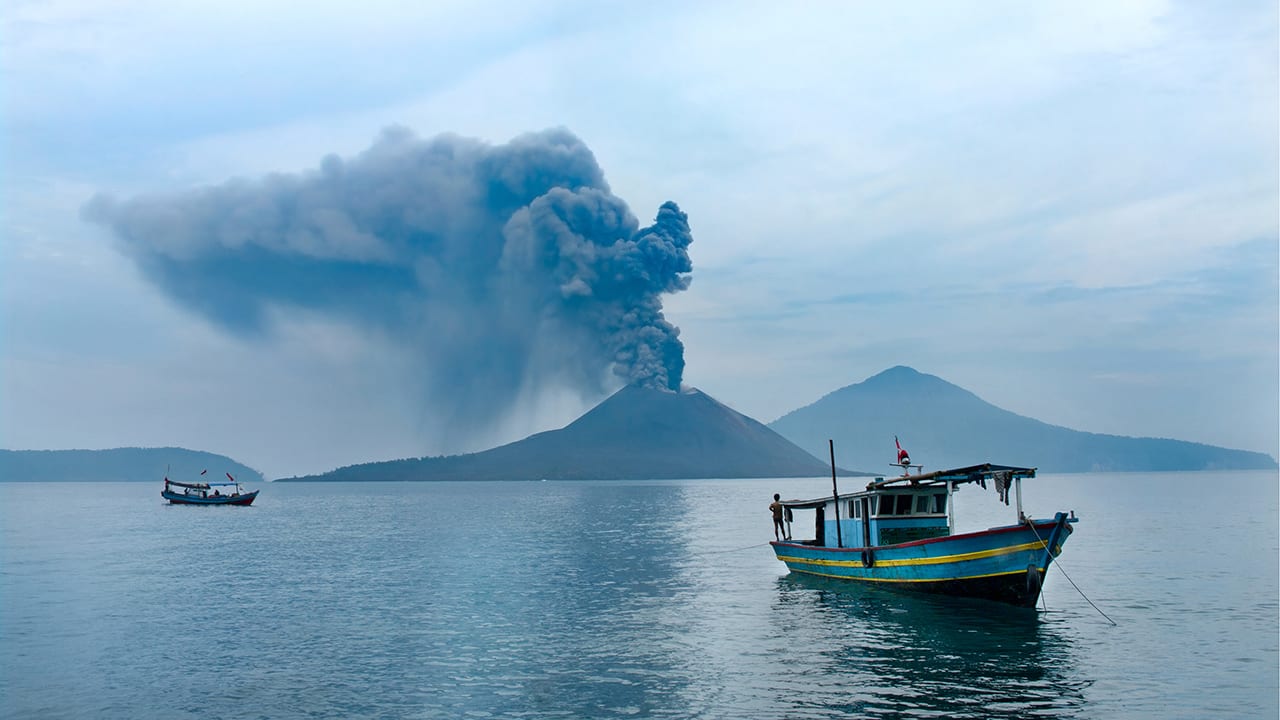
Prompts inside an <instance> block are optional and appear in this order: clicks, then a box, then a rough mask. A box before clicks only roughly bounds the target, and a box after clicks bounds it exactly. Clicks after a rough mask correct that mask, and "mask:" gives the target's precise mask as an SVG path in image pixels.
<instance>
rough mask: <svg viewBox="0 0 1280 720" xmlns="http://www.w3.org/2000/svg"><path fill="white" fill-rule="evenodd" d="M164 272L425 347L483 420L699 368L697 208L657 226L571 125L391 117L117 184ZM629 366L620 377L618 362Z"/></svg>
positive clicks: (205, 302)
mask: <svg viewBox="0 0 1280 720" xmlns="http://www.w3.org/2000/svg"><path fill="white" fill-rule="evenodd" d="M83 214H84V217H85V218H86V219H88V220H90V221H93V222H96V223H99V224H102V225H104V226H106V227H107V228H109V229H110V230H111V231H112V232H113V233H114V235H115V236H116V237H117V238H118V240H119V244H120V247H121V248H122V250H123V251H124V252H125V253H126V254H127V255H128V256H130V257H131V258H132V259H133V260H134V261H135V262H136V263H137V266H138V267H139V268H140V269H141V271H142V272H143V274H144V275H145V277H147V278H148V279H149V280H150V281H151V282H153V283H155V284H156V285H157V286H158V287H160V288H161V289H163V291H164V292H165V293H166V294H167V295H168V296H169V297H170V298H172V299H173V300H174V301H175V302H177V303H178V304H180V305H181V306H183V307H185V308H187V309H188V310H190V311H192V312H195V313H198V314H200V315H202V316H204V317H207V318H208V319H210V320H211V321H213V322H215V323H216V324H218V325H220V326H222V327H224V328H226V329H227V330H229V331H232V332H235V333H237V334H240V335H243V336H249V337H262V336H268V335H270V333H271V332H272V329H273V325H274V323H275V322H277V319H278V318H280V317H288V313H289V312H290V311H294V312H297V311H305V312H311V313H319V314H322V315H323V316H326V317H331V318H337V319H341V320H342V321H344V322H347V323H350V324H352V325H354V326H356V327H358V328H361V329H363V330H365V331H367V332H369V333H371V334H376V335H378V336H380V337H383V338H388V339H391V340H392V341H393V342H395V343H396V344H397V345H399V346H401V347H403V348H405V349H407V350H409V351H410V352H412V353H413V356H414V357H415V358H416V359H417V364H419V365H420V368H421V373H422V375H421V377H420V378H418V379H419V380H420V381H421V382H422V383H423V389H424V390H425V392H426V395H427V398H426V400H428V401H429V402H431V403H432V406H433V408H435V409H436V410H438V411H440V414H442V415H446V416H447V417H448V419H449V420H450V421H451V422H453V423H456V424H458V425H461V426H464V427H480V426H483V425H485V424H488V423H492V422H493V421H495V420H497V419H499V418H500V417H501V416H502V414H503V413H504V412H505V411H507V410H508V409H510V407H511V404H512V403H513V402H514V401H515V398H516V397H517V396H518V395H519V394H520V393H521V392H523V391H527V390H529V389H530V388H535V389H536V388H537V387H539V386H542V385H555V386H559V387H567V388H573V389H576V390H579V391H582V392H603V391H604V390H605V389H607V386H608V385H609V384H611V382H610V381H609V376H610V374H612V375H614V376H616V377H617V378H619V379H620V380H621V381H622V382H624V383H627V384H634V385H640V386H647V387H656V388H662V389H669V390H678V389H679V388H680V382H681V376H682V374H683V371H684V347H683V344H682V343H681V342H680V339H679V334H680V333H679V330H678V329H677V328H676V327H675V326H673V325H672V324H671V323H670V322H668V321H667V320H666V318H665V317H664V316H663V313H662V295H663V294H664V293H674V292H678V291H680V290H684V289H686V288H687V287H688V286H689V280H690V275H689V274H690V272H691V271H692V264H691V263H690V260H689V254H688V247H689V244H690V242H692V236H691V235H690V231H689V225H688V222H687V219H686V216H685V214H684V213H683V212H681V211H680V209H679V208H678V207H677V206H676V204H675V203H672V202H667V203H664V204H663V205H662V206H661V207H660V208H659V209H658V212H657V217H656V219H655V221H654V222H653V224H652V225H649V226H647V227H640V224H639V222H638V221H637V220H636V218H635V217H634V216H633V215H632V214H631V211H630V209H629V208H628V207H627V204H626V203H625V202H623V201H622V200H621V199H619V198H618V197H616V196H614V195H613V194H612V193H611V192H610V190H609V186H608V184H607V183H606V182H605V180H604V173H603V172H602V171H601V169H600V167H599V166H598V165H597V163H596V160H595V157H594V156H593V155H592V153H591V151H590V150H589V149H588V148H587V146H586V145H585V144H584V143H583V142H582V141H581V140H580V139H578V138H577V137H576V136H574V135H573V134H572V133H570V132H568V131H567V130H563V129H558V130H548V131H544V132H538V133H531V134H528V135H524V136H521V137H518V138H516V139H514V140H512V141H511V142H509V143H507V144H505V145H490V144H487V143H484V142H481V141H478V140H473V139H467V138H462V137H457V136H453V135H443V136H439V137H435V138H432V139H426V140H424V139H420V138H418V137H416V136H415V135H413V134H412V133H411V132H409V131H408V130H405V129H403V128H390V129H388V130H386V131H384V132H383V133H382V135H381V136H380V137H379V138H378V139H377V140H376V141H375V142H374V144H373V145H372V146H371V147H370V148H369V149H367V150H365V151H364V152H362V153H360V154H359V155H357V156H355V157H353V158H350V159H346V160H344V159H341V158H338V157H336V156H329V157H326V158H324V159H323V161H322V162H321V163H320V166H319V168H318V169H316V170H313V171H309V172H305V173H301V174H272V175H268V176H266V177H263V178H259V179H255V180H231V181H228V182H226V183H224V184H221V185H218V186H215V187H206V188H202V189H197V190H192V191H187V192H183V193H178V194H172V195H163V196H161V195H156V196H143V197H137V198H133V199H128V200H117V199H115V198H112V197H109V196H104V195H98V196H96V197H94V198H93V199H92V200H90V201H89V203H88V204H87V205H86V206H85V208H84V211H83ZM613 382H614V383H616V382H617V381H613Z"/></svg>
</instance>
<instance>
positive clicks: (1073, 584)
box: [1027, 518, 1119, 625]
mask: <svg viewBox="0 0 1280 720" xmlns="http://www.w3.org/2000/svg"><path fill="white" fill-rule="evenodd" d="M1027 525H1028V526H1029V527H1030V528H1031V532H1032V533H1033V534H1035V536H1036V539H1037V540H1039V541H1040V546H1041V547H1043V548H1044V549H1045V550H1046V551H1047V552H1048V553H1049V555H1050V556H1052V555H1053V551H1052V550H1050V549H1049V543H1047V542H1045V541H1044V538H1042V537H1040V532H1039V531H1037V530H1036V524H1035V521H1034V520H1032V519H1031V518H1027ZM1050 564H1056V565H1057V566H1058V570H1060V571H1062V577H1064V578H1066V579H1067V582H1069V583H1071V587H1073V588H1075V589H1076V592H1078V593H1080V597H1082V598H1084V601H1085V602H1087V603H1089V604H1090V605H1093V609H1094V610H1097V611H1098V614H1099V615H1101V616H1102V617H1104V618H1106V619H1107V622H1109V623H1111V624H1112V625H1118V624H1119V623H1117V622H1116V621H1115V620H1112V619H1111V616H1110V615H1107V614H1106V613H1104V612H1102V608H1100V607H1098V606H1097V605H1094V604H1093V601H1092V600H1090V599H1089V596H1088V595H1085V594H1084V591H1083V590H1081V589H1080V586H1079V585H1077V584H1076V581H1075V580H1072V579H1071V576H1070V575H1068V574H1067V570H1066V568H1064V567H1062V563H1061V562H1060V561H1059V562H1056V563H1055V562H1054V559H1053V558H1051V560H1050ZM1040 599H1042V600H1043V599H1044V591H1043V590H1041V592H1040ZM1048 609H1049V603H1047V602H1046V603H1045V610H1048Z"/></svg>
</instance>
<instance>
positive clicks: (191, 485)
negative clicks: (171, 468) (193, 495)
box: [165, 478, 240, 490]
mask: <svg viewBox="0 0 1280 720" xmlns="http://www.w3.org/2000/svg"><path fill="white" fill-rule="evenodd" d="M165 482H167V483H169V484H170V485H177V486H178V487H184V488H194V489H196V490H208V489H209V488H211V487H219V486H224V485H239V484H240V483H239V482H238V481H237V482H225V481H224V482H207V483H184V482H178V481H177V480H169V479H168V478H166V479H165Z"/></svg>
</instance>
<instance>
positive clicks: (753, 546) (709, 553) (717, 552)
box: [702, 542, 769, 555]
mask: <svg viewBox="0 0 1280 720" xmlns="http://www.w3.org/2000/svg"><path fill="white" fill-rule="evenodd" d="M768 544H769V543H768V542H762V543H760V544H759V545H748V546H746V547H740V548H733V549H732V550H712V551H710V552H704V553H702V554H703V555H723V554H724V553H731V552H739V551H742V550H751V549H753V548H758V547H764V546H765V545H768Z"/></svg>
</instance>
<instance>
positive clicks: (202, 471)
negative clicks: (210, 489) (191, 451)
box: [200, 468, 209, 475]
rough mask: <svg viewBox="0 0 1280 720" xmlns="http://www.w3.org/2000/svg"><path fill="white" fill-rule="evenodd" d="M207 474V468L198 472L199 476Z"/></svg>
mask: <svg viewBox="0 0 1280 720" xmlns="http://www.w3.org/2000/svg"><path fill="white" fill-rule="evenodd" d="M207 472H209V468H205V469H204V470H201V471H200V474H201V475H203V474H205V473H207Z"/></svg>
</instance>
